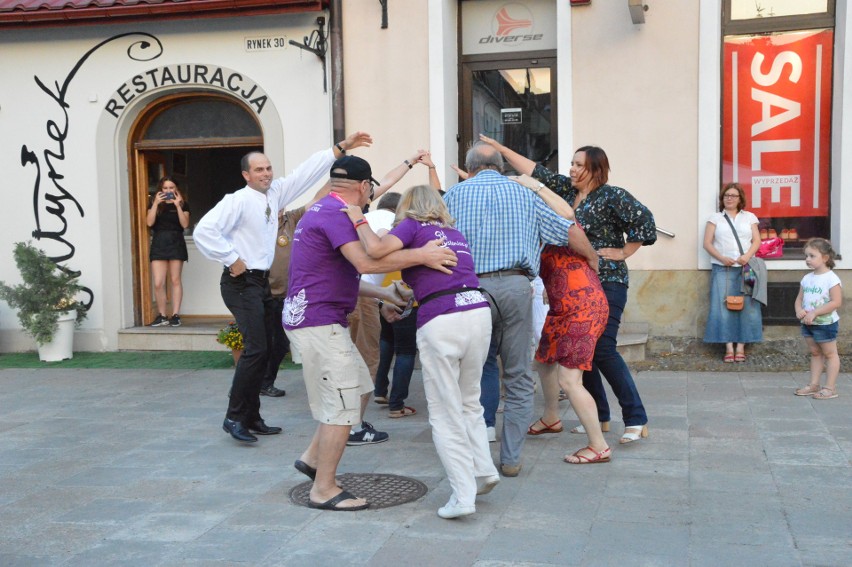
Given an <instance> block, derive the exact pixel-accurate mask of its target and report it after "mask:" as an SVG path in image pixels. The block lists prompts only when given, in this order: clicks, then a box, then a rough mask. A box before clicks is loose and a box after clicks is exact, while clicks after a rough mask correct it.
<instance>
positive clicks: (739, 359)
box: [734, 353, 746, 362]
mask: <svg viewBox="0 0 852 567" xmlns="http://www.w3.org/2000/svg"><path fill="white" fill-rule="evenodd" d="M745 360H746V356H745V353H743V354H740V353H737V354H736V356H734V361H735V362H745Z"/></svg>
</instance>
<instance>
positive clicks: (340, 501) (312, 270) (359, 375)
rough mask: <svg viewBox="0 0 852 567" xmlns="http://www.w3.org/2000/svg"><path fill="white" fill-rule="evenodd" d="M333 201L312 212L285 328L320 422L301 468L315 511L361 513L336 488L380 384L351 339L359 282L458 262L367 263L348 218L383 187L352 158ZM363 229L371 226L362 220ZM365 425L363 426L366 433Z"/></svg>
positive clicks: (300, 230)
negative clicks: (354, 430) (347, 451)
mask: <svg viewBox="0 0 852 567" xmlns="http://www.w3.org/2000/svg"><path fill="white" fill-rule="evenodd" d="M330 176H331V193H329V195H328V196H327V197H324V198H323V199H320V200H319V201H317V202H316V203H315V204H314V205H313V206H311V207H310V208H309V209H308V211H307V212H306V213H305V215H304V216H303V217H302V220H301V221H300V223H299V226H298V227H297V228H296V232H295V234H294V236H293V250H292V253H291V256H290V280H289V283H288V285H287V299H286V301H285V302H284V328H285V330H286V331H287V336H288V337H289V338H290V342H291V343H292V344H293V345H295V347H296V348H297V349H298V351H299V353H300V354H301V356H302V374H303V377H304V380H305V387H306V389H307V392H308V402H309V403H310V407H311V415H312V416H313V417H314V419H316V420H317V421H318V422H319V425H318V426H317V430H316V432H315V433H314V436H313V439H312V440H311V443H310V445H309V446H308V448H307V449H306V450H305V452H304V453H302V455H301V457H300V458H299V460H297V461H296V463H295V467H296V469H297V470H299V471H300V472H302V473H304V474H305V475H307V476H308V477H310V478H311V479H313V480H314V485H313V487H312V488H311V493H310V497H309V505H310V506H311V507H312V508H320V509H324V510H361V509H364V508H366V507H368V506H369V504H368V503H367V502H366V501H365V500H364V499H363V498H358V497H356V496H353V495H352V494H350V493H349V492H347V491H345V490H342V489H341V488H340V487H339V486H337V483H336V481H335V475H336V473H337V465H338V463H339V462H340V459H341V457H342V456H343V451H344V450H345V448H346V444H347V441H349V434H350V430H351V428H352V427H353V426H355V425H357V424H359V423H361V416H362V415H363V408H365V407H366V404H367V401H368V400H369V396H370V393H371V392H372V390H373V382H372V379H371V378H370V375H369V371H368V370H367V366H366V365H365V364H364V360H363V358H362V357H361V356H360V354H359V353H358V351H357V349H356V348H355V345H354V344H353V343H352V339H351V338H350V336H349V333H348V332H347V329H346V327H347V326H348V322H347V318H346V316H347V314H348V313H350V312H351V311H352V310H353V309H354V308H355V303H356V300H357V298H358V295H359V293H362V294H364V295H367V292H366V291H360V290H359V287H360V274H366V273H385V272H390V271H394V270H400V269H403V268H407V267H410V266H415V265H419V264H423V265H427V266H429V267H431V268H433V269H436V270H441V271H443V272H446V273H450V270H449V269H448V267H451V266H454V265H456V258H455V254H454V253H453V252H452V251H450V250H449V249H447V248H442V247H441V246H440V245H439V241H438V240H436V241H432V242H430V243H429V244H428V245H426V246H424V247H423V248H418V249H413V250H400V251H397V252H394V253H393V254H390V255H388V256H385V257H384V258H382V259H380V260H374V259H372V258H370V257H369V256H367V254H366V252H365V251H364V248H363V246H362V245H361V243H360V242H359V240H358V234H357V233H356V232H355V227H353V224H352V222H351V221H350V220H349V217H348V216H347V215H346V213H345V212H343V210H344V209H345V207H347V206H348V205H357V206H358V207H363V206H364V205H366V204H367V203H369V202H370V198H371V197H372V194H373V187H374V185H375V184H376V180H375V179H373V177H372V170H371V168H370V164H368V163H367V162H366V161H364V160H363V159H361V158H358V157H354V156H346V157H344V158H341V159H338V160H337V161H336V162H334V164H333V165H332V167H331V173H330ZM359 222H366V221H364V220H363V219H362V220H361V221H359ZM363 425H364V424H362V426H363Z"/></svg>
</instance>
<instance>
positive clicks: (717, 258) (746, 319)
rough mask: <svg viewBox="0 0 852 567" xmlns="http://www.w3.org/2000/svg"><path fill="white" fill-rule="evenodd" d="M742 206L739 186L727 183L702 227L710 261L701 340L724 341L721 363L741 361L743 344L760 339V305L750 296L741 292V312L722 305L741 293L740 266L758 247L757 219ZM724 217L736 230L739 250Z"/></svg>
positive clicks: (743, 356) (744, 199) (729, 225)
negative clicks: (707, 303) (707, 305)
mask: <svg viewBox="0 0 852 567" xmlns="http://www.w3.org/2000/svg"><path fill="white" fill-rule="evenodd" d="M745 207H746V197H745V191H743V188H742V187H740V185H739V184H738V183H728V184H727V185H725V186H724V187H723V188H722V191H721V192H720V193H719V212H718V213H714V214H713V216H712V217H710V219H709V220H708V221H707V227H706V228H705V229H704V249H705V250H707V252H708V253H709V254H710V256H712V259H711V262H712V263H713V274H712V279H711V282H710V313H709V316H708V317H707V327H706V329H705V331H704V342H705V343H725V358H724V361H725V362H745V359H746V357H745V345H746V344H747V343H758V342H760V341H762V340H763V318H762V315H761V312H760V304H759V303H758V302H757V301H755V300H754V299H753V298H752V297H751V295H748V294H746V295H745V297H744V307H743V309H742V311H730V310H729V309H727V307H726V306H725V296H728V295H744V294H743V292H742V282H743V277H742V266H744V265H746V264H747V263H748V261H749V260H750V259H751V258H752V256H754V253H755V252H757V249H758V248H759V247H760V232H759V230H758V222H759V221H758V220H757V217H756V216H755V215H754V213H750V212H748V211H746V210H745ZM726 216H727V217H728V218H729V219H730V221H731V223H732V224H733V228H734V229H736V231H737V236H739V240H740V244H741V245H742V252H740V246H738V245H737V240H736V238H735V237H734V232H733V230H732V227H731V224H729V223H728V221H727V220H726V218H725V217H726Z"/></svg>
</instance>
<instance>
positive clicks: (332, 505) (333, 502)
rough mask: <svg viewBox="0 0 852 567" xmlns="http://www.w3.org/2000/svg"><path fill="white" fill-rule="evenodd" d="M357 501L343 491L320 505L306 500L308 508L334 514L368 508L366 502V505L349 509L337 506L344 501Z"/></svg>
mask: <svg viewBox="0 0 852 567" xmlns="http://www.w3.org/2000/svg"><path fill="white" fill-rule="evenodd" d="M357 499H358V497H357V496H353V495H352V494H351V493H350V492H348V491H346V490H344V491H343V492H341V493H340V494H338V495H337V496H335V497H334V498H331V499H329V500H326V501H325V502H322V503H319V502H314V501H313V500H311V499H310V498H308V508H315V509H317V510H332V511H334V512H355V511H358V510H366V509H367V508H369V507H370V503H369V502H367V503H366V504H359V505H358V506H351V507H343V506H338V504H340V503H341V502H343V501H344V500H357Z"/></svg>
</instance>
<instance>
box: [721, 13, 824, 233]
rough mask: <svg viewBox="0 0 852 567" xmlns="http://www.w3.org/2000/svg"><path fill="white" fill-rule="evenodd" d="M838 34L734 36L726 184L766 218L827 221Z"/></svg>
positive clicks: (729, 52)
mask: <svg viewBox="0 0 852 567" xmlns="http://www.w3.org/2000/svg"><path fill="white" fill-rule="evenodd" d="M833 45H834V32H833V30H817V31H813V30H811V31H799V32H786V33H778V34H773V35H763V36H730V37H726V38H725V45H724V58H725V60H724V80H723V89H724V92H723V96H722V98H723V103H722V108H723V111H722V120H723V126H722V132H723V133H722V160H723V163H722V182H723V183H727V182H730V181H735V182H738V183H739V184H740V185H742V187H743V189H744V190H745V192H746V196H747V197H748V205H749V206H748V209H749V210H750V211H752V212H753V213H754V214H756V215H757V216H758V217H761V218H778V217H818V216H827V215H828V206H829V193H830V187H829V173H830V172H829V157H830V155H831V147H830V141H831V68H832V53H833V49H832V48H833Z"/></svg>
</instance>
